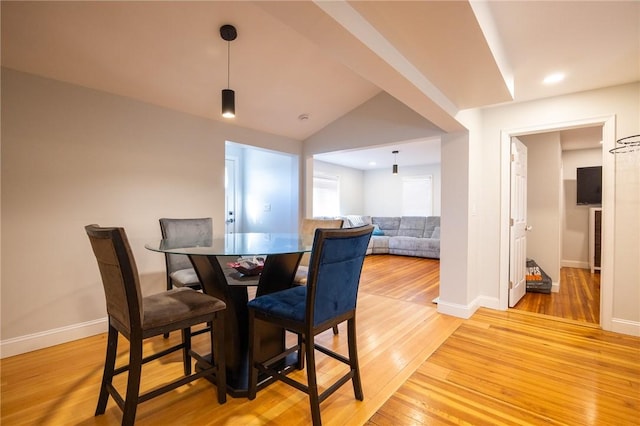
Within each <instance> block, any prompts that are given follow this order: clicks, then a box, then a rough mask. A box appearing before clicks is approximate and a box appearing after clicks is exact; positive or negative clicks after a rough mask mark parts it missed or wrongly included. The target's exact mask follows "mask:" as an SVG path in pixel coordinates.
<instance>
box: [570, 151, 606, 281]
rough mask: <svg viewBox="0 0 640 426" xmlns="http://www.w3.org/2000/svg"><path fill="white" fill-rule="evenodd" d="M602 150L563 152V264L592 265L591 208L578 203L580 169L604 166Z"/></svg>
mask: <svg viewBox="0 0 640 426" xmlns="http://www.w3.org/2000/svg"><path fill="white" fill-rule="evenodd" d="M601 165H602V150H601V149H576V150H571V151H563V152H562V176H563V177H562V179H563V181H562V182H563V187H562V190H563V199H564V214H563V216H562V222H563V223H562V256H561V266H567V267H571V268H589V208H590V207H591V206H580V205H577V204H576V190H577V185H576V168H578V167H589V166H601Z"/></svg>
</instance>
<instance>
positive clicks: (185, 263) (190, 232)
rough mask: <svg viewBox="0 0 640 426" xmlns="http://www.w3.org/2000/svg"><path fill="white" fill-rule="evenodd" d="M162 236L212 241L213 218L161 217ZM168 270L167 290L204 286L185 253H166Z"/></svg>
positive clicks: (196, 288)
mask: <svg viewBox="0 0 640 426" xmlns="http://www.w3.org/2000/svg"><path fill="white" fill-rule="evenodd" d="M160 232H161V233H162V238H163V239H164V238H168V239H180V240H183V241H185V242H188V241H211V239H212V238H213V220H212V219H211V218H210V217H205V218H196V219H169V218H161V219H160ZM165 264H166V271H167V290H171V289H172V288H173V287H191V288H193V289H194V290H199V289H201V288H202V285H201V284H200V280H199V279H198V276H197V275H196V271H195V270H194V268H193V265H192V264H191V261H190V260H189V256H186V255H183V254H171V253H165Z"/></svg>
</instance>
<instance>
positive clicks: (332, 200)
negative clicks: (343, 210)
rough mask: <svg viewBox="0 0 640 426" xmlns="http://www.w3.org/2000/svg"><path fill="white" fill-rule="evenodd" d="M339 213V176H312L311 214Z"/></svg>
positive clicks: (318, 215) (331, 214) (317, 215)
mask: <svg viewBox="0 0 640 426" xmlns="http://www.w3.org/2000/svg"><path fill="white" fill-rule="evenodd" d="M338 215H340V178H339V177H338V176H324V175H323V176H314V177H313V216H314V217H320V216H338Z"/></svg>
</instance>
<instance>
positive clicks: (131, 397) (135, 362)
mask: <svg viewBox="0 0 640 426" xmlns="http://www.w3.org/2000/svg"><path fill="white" fill-rule="evenodd" d="M129 345H130V347H129V378H128V379H127V396H126V398H125V400H124V410H123V413H122V425H123V426H124V425H133V424H134V422H135V419H136V410H137V408H138V395H139V394H140V376H141V374H142V339H141V338H132V339H131V340H130V341H129Z"/></svg>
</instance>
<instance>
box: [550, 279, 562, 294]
mask: <svg viewBox="0 0 640 426" xmlns="http://www.w3.org/2000/svg"><path fill="white" fill-rule="evenodd" d="M559 292H560V283H559V282H557V281H554V282H552V283H551V293H559Z"/></svg>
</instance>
